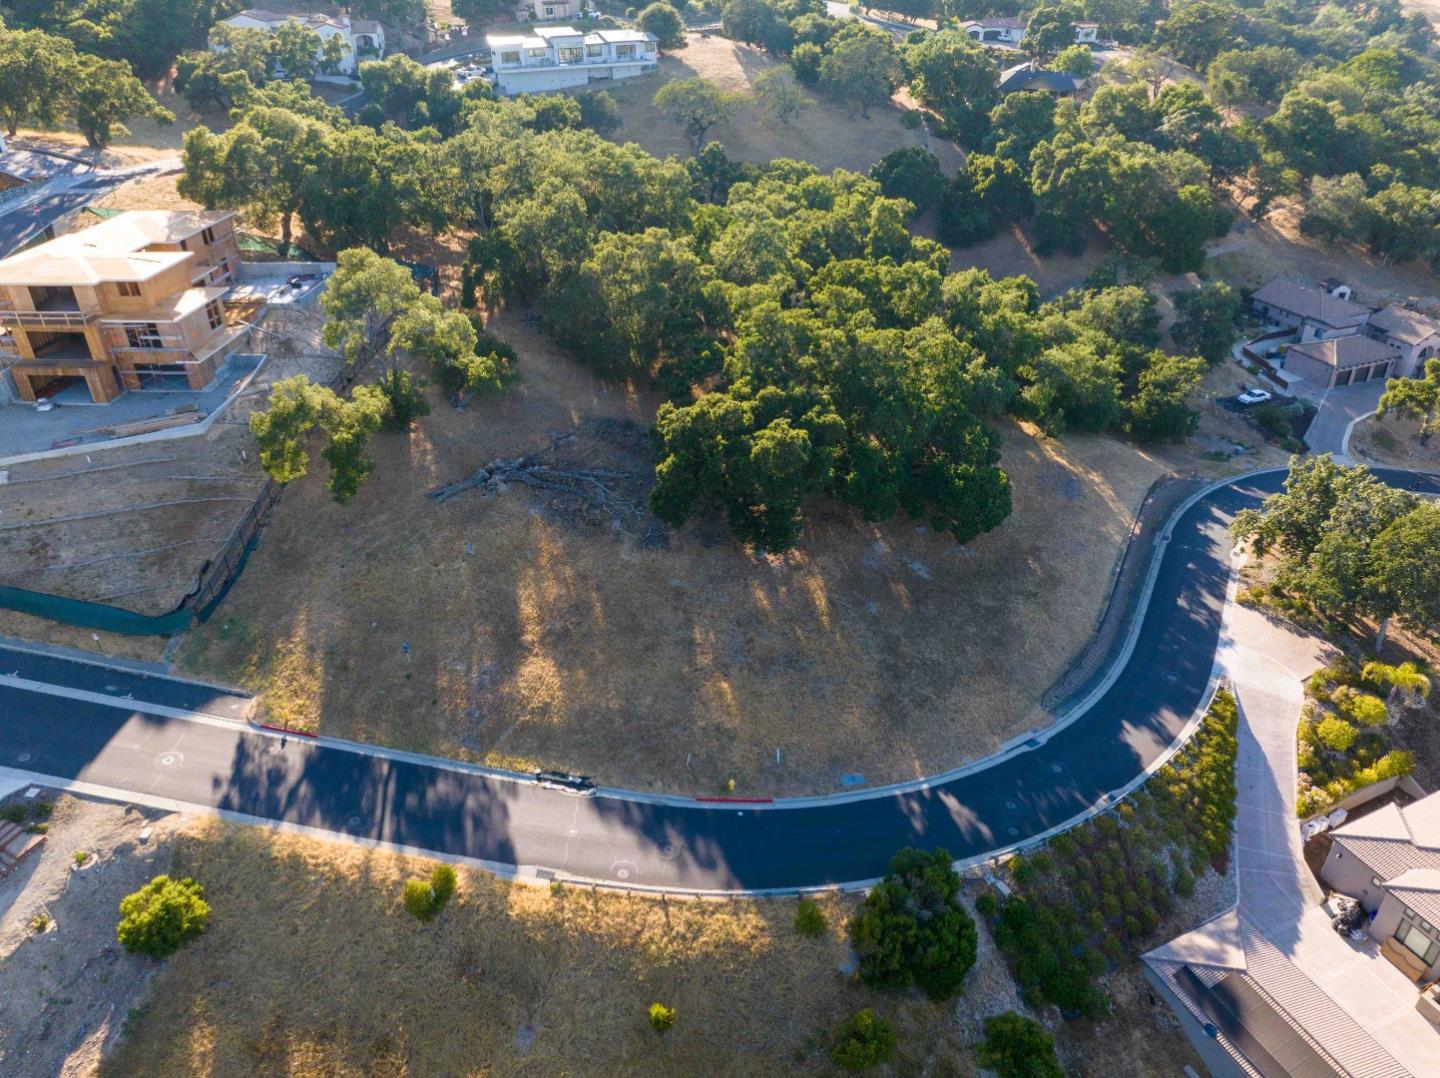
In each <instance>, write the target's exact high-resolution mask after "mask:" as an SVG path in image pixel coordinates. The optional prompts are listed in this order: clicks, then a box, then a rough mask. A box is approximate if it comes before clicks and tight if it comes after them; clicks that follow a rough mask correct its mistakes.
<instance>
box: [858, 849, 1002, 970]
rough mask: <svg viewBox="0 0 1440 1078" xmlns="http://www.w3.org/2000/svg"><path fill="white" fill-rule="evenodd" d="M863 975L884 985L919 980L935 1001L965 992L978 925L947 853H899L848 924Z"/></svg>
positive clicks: (973, 955) (974, 949)
mask: <svg viewBox="0 0 1440 1078" xmlns="http://www.w3.org/2000/svg"><path fill="white" fill-rule="evenodd" d="M850 942H851V944H852V945H853V946H854V947H855V950H856V951H857V952H859V955H860V977H861V979H862V980H863V981H865V982H866V983H867V984H870V985H874V986H876V987H879V988H892V989H903V988H908V987H910V986H911V985H917V986H919V987H920V988H922V989H923V990H924V991H925V994H926V995H928V996H930V998H932V999H948V998H949V997H950V996H953V995H955V994H956V993H957V992H959V991H960V986H961V983H962V982H963V981H964V980H965V974H967V973H969V972H970V967H971V966H973V965H974V964H975V953H976V947H977V942H978V938H977V935H976V931H975V922H974V920H972V919H971V917H970V914H969V913H967V912H966V910H965V908H964V907H963V906H962V905H961V904H960V877H959V875H958V874H957V873H956V872H955V870H954V869H953V868H952V867H951V864H950V854H949V853H948V852H946V851H945V850H934V851H931V852H928V853H927V852H925V851H922V850H901V851H900V852H899V853H897V854H896V855H895V856H894V858H892V859H891V861H890V871H889V873H888V874H887V875H886V876H885V878H884V879H883V880H881V881H880V883H879V884H877V885H876V887H875V889H874V890H872V891H871V892H870V893H869V894H868V895H866V896H865V901H864V902H862V903H861V904H860V908H859V909H858V910H857V911H856V913H855V916H854V917H853V918H852V919H851V921H850Z"/></svg>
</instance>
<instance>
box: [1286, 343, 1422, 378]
mask: <svg viewBox="0 0 1440 1078" xmlns="http://www.w3.org/2000/svg"><path fill="white" fill-rule="evenodd" d="M1399 358H1400V353H1399V351H1398V350H1396V349H1394V348H1392V347H1391V346H1390V345H1388V344H1386V343H1385V342H1383V341H1377V340H1373V339H1371V338H1370V337H1367V336H1365V335H1364V334H1360V333H1352V334H1350V335H1349V336H1348V337H1327V338H1324V339H1318V340H1313V341H1304V342H1302V343H1300V344H1292V345H1288V346H1287V347H1286V349H1285V369H1286V370H1287V371H1289V372H1291V373H1292V374H1298V375H1299V376H1300V377H1301V378H1304V379H1305V380H1306V381H1307V382H1309V383H1310V384H1311V385H1316V386H1320V387H1322V388H1324V389H1329V388H1331V387H1332V386H1348V385H1358V384H1359V383H1361V382H1369V381H1373V380H1374V379H1376V378H1379V379H1382V380H1383V379H1386V378H1389V377H1390V376H1391V375H1392V374H1394V373H1395V371H1394V367H1395V362H1396V361H1397V360H1398V359H1399Z"/></svg>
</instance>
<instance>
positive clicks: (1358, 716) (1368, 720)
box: [1345, 693, 1390, 726]
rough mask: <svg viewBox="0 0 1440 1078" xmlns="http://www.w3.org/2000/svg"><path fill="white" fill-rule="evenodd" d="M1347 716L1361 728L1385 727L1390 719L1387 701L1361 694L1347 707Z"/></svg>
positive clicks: (1350, 701)
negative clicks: (1386, 705)
mask: <svg viewBox="0 0 1440 1078" xmlns="http://www.w3.org/2000/svg"><path fill="white" fill-rule="evenodd" d="M1345 714H1346V715H1347V716H1349V717H1350V718H1352V719H1354V720H1355V721H1356V722H1358V723H1359V724H1360V725H1361V726H1384V725H1385V723H1386V722H1387V721H1388V720H1389V718H1390V712H1389V710H1388V709H1387V708H1386V707H1385V701H1384V700H1382V699H1380V697H1378V696H1371V695H1370V694H1369V693H1359V694H1357V695H1356V696H1355V697H1354V698H1353V699H1351V700H1349V701H1348V702H1347V703H1346V705H1345Z"/></svg>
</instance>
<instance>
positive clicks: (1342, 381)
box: [1334, 371, 1355, 386]
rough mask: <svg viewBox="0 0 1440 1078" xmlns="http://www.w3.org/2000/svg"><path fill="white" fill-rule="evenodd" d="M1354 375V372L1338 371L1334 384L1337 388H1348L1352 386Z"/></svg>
mask: <svg viewBox="0 0 1440 1078" xmlns="http://www.w3.org/2000/svg"><path fill="white" fill-rule="evenodd" d="M1354 373H1355V372H1354V371H1336V372H1335V382H1334V384H1335V385H1337V386H1348V385H1349V384H1350V377H1351V375H1353V374H1354Z"/></svg>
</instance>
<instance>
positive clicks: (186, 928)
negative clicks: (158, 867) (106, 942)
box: [115, 876, 210, 958]
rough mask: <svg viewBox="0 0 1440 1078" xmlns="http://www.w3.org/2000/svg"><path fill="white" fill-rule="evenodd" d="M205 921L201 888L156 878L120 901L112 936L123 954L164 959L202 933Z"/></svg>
mask: <svg viewBox="0 0 1440 1078" xmlns="http://www.w3.org/2000/svg"><path fill="white" fill-rule="evenodd" d="M209 921H210V904H209V903H208V902H206V901H205V889H204V888H202V887H201V886H200V885H199V884H198V883H196V882H195V881H194V880H192V879H190V878H188V877H187V878H185V879H179V880H172V879H171V878H170V877H169V876H156V877H155V878H154V879H153V880H151V881H150V882H149V883H147V884H146V885H145V886H144V887H142V888H140V890H138V891H136V892H135V893H133V894H129V895H126V896H125V897H124V898H122V899H121V900H120V923H119V924H118V925H117V926H116V928H115V935H116V937H117V938H118V939H119V940H120V944H121V946H123V947H124V948H125V949H126V950H127V951H130V952H132V953H134V954H143V955H148V956H149V957H151V958H165V957H167V956H169V955H172V954H174V953H175V952H176V951H178V950H179V949H180V948H181V947H183V946H184V945H185V944H187V943H189V942H190V941H191V940H192V939H194V938H195V937H196V936H198V935H200V934H201V933H202V932H204V931H205V926H206V925H207V924H208V923H209Z"/></svg>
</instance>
